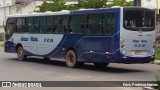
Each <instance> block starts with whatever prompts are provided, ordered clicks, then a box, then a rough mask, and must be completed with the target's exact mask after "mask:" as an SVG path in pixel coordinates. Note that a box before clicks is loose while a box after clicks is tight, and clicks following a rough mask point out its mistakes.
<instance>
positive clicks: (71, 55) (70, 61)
mask: <svg viewBox="0 0 160 90" xmlns="http://www.w3.org/2000/svg"><path fill="white" fill-rule="evenodd" d="M65 59H66V65H67V67H69V68H74V67H76V64H77V56H76V53H75V51H73V50H68V51H67V53H66V55H65Z"/></svg>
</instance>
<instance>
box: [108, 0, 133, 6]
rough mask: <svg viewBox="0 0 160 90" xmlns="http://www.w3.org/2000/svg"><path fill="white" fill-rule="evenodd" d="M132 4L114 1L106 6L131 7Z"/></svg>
mask: <svg viewBox="0 0 160 90" xmlns="http://www.w3.org/2000/svg"><path fill="white" fill-rule="evenodd" d="M133 5H134V3H133V1H130V2H127V1H126V0H114V1H113V3H111V4H108V5H107V7H112V6H122V7H123V6H133Z"/></svg>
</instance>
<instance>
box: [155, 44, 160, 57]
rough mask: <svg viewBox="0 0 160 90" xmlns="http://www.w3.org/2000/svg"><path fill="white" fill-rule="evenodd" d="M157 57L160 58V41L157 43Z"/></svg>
mask: <svg viewBox="0 0 160 90" xmlns="http://www.w3.org/2000/svg"><path fill="white" fill-rule="evenodd" d="M155 59H156V60H160V41H157V43H156V51H155Z"/></svg>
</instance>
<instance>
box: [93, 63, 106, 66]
mask: <svg viewBox="0 0 160 90" xmlns="http://www.w3.org/2000/svg"><path fill="white" fill-rule="evenodd" d="M93 64H94V66H95V67H105V66H108V65H109V63H93Z"/></svg>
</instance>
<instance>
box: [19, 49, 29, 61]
mask: <svg viewBox="0 0 160 90" xmlns="http://www.w3.org/2000/svg"><path fill="white" fill-rule="evenodd" d="M17 57H18V60H20V61H23V60H25V59H26V57H27V56H26V55H25V54H24V49H23V47H22V46H19V47H18V48H17Z"/></svg>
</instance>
